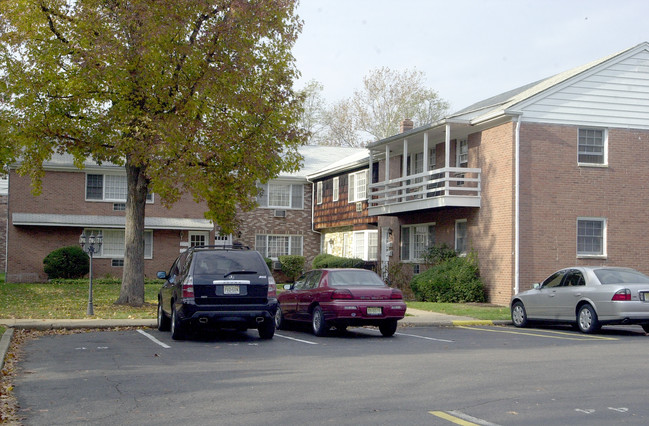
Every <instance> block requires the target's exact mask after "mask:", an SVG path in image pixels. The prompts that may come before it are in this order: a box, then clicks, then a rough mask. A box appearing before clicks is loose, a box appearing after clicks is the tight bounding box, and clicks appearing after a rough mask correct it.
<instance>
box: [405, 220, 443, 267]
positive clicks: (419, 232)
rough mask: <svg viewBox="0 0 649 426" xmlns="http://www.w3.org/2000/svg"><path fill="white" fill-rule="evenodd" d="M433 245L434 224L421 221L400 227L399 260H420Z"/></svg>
mask: <svg viewBox="0 0 649 426" xmlns="http://www.w3.org/2000/svg"><path fill="white" fill-rule="evenodd" d="M434 245H435V224H434V223H421V224H417V225H406V226H402V227H401V260H402V261H404V262H408V261H410V262H421V261H423V260H424V256H425V255H426V252H427V251H428V249H429V248H430V247H433V246H434Z"/></svg>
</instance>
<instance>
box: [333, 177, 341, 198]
mask: <svg viewBox="0 0 649 426" xmlns="http://www.w3.org/2000/svg"><path fill="white" fill-rule="evenodd" d="M339 188H340V178H339V177H338V176H336V177H335V178H334V179H333V196H332V197H333V198H332V201H338V194H339V192H340V190H339Z"/></svg>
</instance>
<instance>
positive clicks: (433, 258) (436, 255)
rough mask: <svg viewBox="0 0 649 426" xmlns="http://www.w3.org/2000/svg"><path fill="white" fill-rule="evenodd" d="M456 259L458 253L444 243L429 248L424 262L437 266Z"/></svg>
mask: <svg viewBox="0 0 649 426" xmlns="http://www.w3.org/2000/svg"><path fill="white" fill-rule="evenodd" d="M454 257H457V252H456V251H455V250H454V249H453V248H452V247H451V246H449V245H448V244H446V243H443V244H438V245H436V246H433V247H430V248H428V250H427V251H426V253H425V254H424V262H426V263H427V264H431V265H437V264H439V263H442V262H444V261H447V260H449V259H452V258H454Z"/></svg>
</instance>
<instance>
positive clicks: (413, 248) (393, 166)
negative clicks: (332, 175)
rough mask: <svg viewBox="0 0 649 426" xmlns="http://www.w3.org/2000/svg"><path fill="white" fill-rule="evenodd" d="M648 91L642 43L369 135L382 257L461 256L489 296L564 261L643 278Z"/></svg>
mask: <svg viewBox="0 0 649 426" xmlns="http://www.w3.org/2000/svg"><path fill="white" fill-rule="evenodd" d="M647 99H649V43H642V44H640V45H638V46H635V47H633V48H630V49H628V50H625V51H623V52H621V53H618V54H614V55H611V56H609V57H607V58H604V59H601V60H598V61H595V62H592V63H590V64H587V65H584V66H582V67H579V68H576V69H573V70H570V71H566V72H564V73H561V74H558V75H556V76H553V77H550V78H548V79H546V80H543V81H540V82H536V83H532V84H529V85H527V86H524V87H521V88H518V89H515V90H512V91H509V92H507V93H504V94H502V95H499V96H495V97H492V98H490V99H487V100H485V101H482V102H479V103H477V104H475V105H472V106H470V107H468V108H465V109H463V110H460V111H458V112H456V113H454V114H452V115H450V116H448V117H446V118H444V119H443V120H441V121H439V122H437V123H434V124H432V125H428V126H423V127H420V128H416V129H412V130H407V129H405V131H404V132H403V133H400V134H398V135H395V136H392V137H390V138H387V139H384V140H381V141H377V142H375V143H373V144H370V146H369V147H368V148H369V150H370V159H369V162H368V164H370V173H369V175H370V176H373V178H372V182H371V183H370V186H369V193H368V198H369V199H368V201H369V206H368V208H369V215H370V216H376V217H378V229H379V253H380V255H379V256H380V261H381V262H382V263H383V264H387V263H388V262H401V263H404V264H406V265H407V264H410V265H411V266H412V268H411V272H412V273H417V272H418V271H419V268H420V266H421V263H422V255H423V253H424V252H425V249H426V248H427V247H428V246H430V245H432V244H439V243H447V244H449V245H450V246H451V247H455V249H456V250H457V251H458V252H461V253H467V252H470V251H473V252H475V253H476V254H477V256H478V259H479V264H480V272H481V275H482V278H483V281H484V282H485V284H486V287H487V290H488V297H489V300H490V301H491V302H493V303H497V304H501V305H505V304H507V303H508V302H509V299H510V297H511V296H512V295H513V294H515V293H517V292H518V291H522V290H525V289H528V288H531V286H532V284H533V283H534V282H538V281H540V280H542V279H544V278H545V277H546V276H547V275H549V274H550V273H552V272H554V271H555V270H557V269H560V268H563V267H566V266H570V265H617V266H628V267H633V268H636V269H639V270H640V271H643V272H645V273H649V263H647V261H646V253H647V252H649V238H647V236H648V234H649V230H648V229H649V219H648V218H647V217H646V215H644V213H643V212H644V211H645V210H646V206H647V205H648V204H649V184H648V183H647V176H649V149H647V146H648V144H649V101H647ZM376 169H378V170H376Z"/></svg>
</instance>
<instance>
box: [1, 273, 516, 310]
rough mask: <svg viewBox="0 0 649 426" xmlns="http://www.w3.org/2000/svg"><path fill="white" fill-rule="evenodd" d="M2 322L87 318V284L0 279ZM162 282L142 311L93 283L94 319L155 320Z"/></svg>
mask: <svg viewBox="0 0 649 426" xmlns="http://www.w3.org/2000/svg"><path fill="white" fill-rule="evenodd" d="M0 278H2V279H1V280H0V300H2V305H1V306H0V318H5V319H7V318H28V319H29V318H34V319H38V318H44V319H82V318H87V316H86V310H87V307H88V280H70V281H63V282H57V283H35V284H34V283H30V284H12V283H5V282H4V276H0ZM161 284H162V281H159V280H158V281H156V280H151V281H147V282H146V284H145V289H144V291H145V305H144V306H142V307H140V308H133V307H131V306H124V305H115V303H114V302H115V301H116V300H117V298H118V296H119V288H120V284H119V281H118V280H115V279H113V280H104V279H95V280H93V307H94V313H95V315H94V317H93V318H104V319H109V318H117V319H123V318H135V319H141V318H146V319H153V318H155V315H156V305H157V295H158V290H159V289H160V285H161ZM407 304H408V306H409V307H411V308H414V309H422V310H428V311H433V312H441V313H445V314H450V315H461V316H468V317H472V318H476V319H484V320H507V319H510V316H509V308H507V307H502V306H493V305H489V304H478V303H431V302H407Z"/></svg>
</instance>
